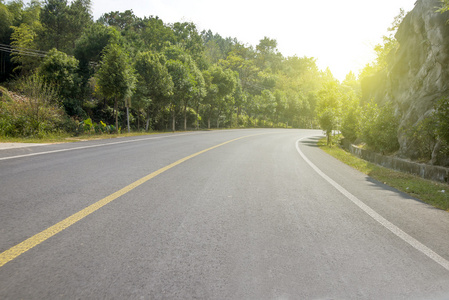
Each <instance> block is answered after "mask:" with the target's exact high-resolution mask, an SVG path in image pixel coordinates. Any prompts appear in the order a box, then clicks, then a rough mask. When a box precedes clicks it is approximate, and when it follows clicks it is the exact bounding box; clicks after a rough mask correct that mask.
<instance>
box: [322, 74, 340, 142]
mask: <svg viewBox="0 0 449 300" xmlns="http://www.w3.org/2000/svg"><path fill="white" fill-rule="evenodd" d="M341 98H342V94H341V91H340V87H339V85H338V82H337V81H328V82H326V83H325V84H324V85H323V87H322V89H321V90H320V91H319V92H318V106H317V113H318V118H319V122H320V126H321V128H322V129H323V130H324V131H325V132H326V136H327V140H328V143H331V142H332V140H331V134H332V131H333V130H336V129H338V124H339V121H340V115H341Z"/></svg>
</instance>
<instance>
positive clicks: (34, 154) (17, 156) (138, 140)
mask: <svg viewBox="0 0 449 300" xmlns="http://www.w3.org/2000/svg"><path fill="white" fill-rule="evenodd" d="M204 133H205V132H201V133H198V132H193V133H181V134H174V135H169V136H166V135H164V136H152V137H149V138H144V139H134V140H126V141H120V142H112V143H105V144H97V145H90V146H82V147H75V148H66V149H60V150H51V151H45V152H36V153H29V154H22V155H15V156H8V157H0V161H1V160H8V159H14V158H22V157H29V156H37V155H44V154H51V153H58V152H66V151H74V150H81V149H89V148H97V147H105V146H110V145H118V144H126V143H133V142H141V141H147V140H154V139H162V138H170V137H176V136H180V135H188V134H204Z"/></svg>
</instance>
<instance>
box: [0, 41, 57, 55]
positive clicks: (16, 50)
mask: <svg viewBox="0 0 449 300" xmlns="http://www.w3.org/2000/svg"><path fill="white" fill-rule="evenodd" d="M0 51H2V52H6V53H11V54H19V55H26V56H34V57H45V56H46V55H47V54H48V52H47V51H41V50H34V49H28V48H22V47H15V46H11V45H5V44H0Z"/></svg>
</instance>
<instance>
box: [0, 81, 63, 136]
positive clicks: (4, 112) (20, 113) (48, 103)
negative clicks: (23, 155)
mask: <svg viewBox="0 0 449 300" xmlns="http://www.w3.org/2000/svg"><path fill="white" fill-rule="evenodd" d="M17 88H18V90H19V91H20V92H21V94H23V95H24V96H23V97H18V96H17V97H15V98H16V99H15V100H13V101H5V102H2V103H1V109H0V134H2V135H4V136H10V137H31V136H32V137H43V136H45V135H46V134H49V133H53V132H57V131H60V130H61V126H62V124H63V123H64V122H65V117H66V116H65V112H64V110H63V109H62V108H61V107H60V106H59V103H58V99H57V97H56V92H55V89H54V88H52V87H51V86H49V85H47V84H45V83H44V82H43V80H42V79H41V78H40V77H39V76H37V75H32V76H30V77H27V78H25V79H23V80H22V81H20V82H18V84H17Z"/></svg>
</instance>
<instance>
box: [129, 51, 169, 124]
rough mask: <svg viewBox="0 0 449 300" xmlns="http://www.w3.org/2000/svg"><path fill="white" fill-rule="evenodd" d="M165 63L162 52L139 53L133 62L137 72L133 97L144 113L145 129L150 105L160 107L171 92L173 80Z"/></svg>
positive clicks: (148, 120) (148, 121) (149, 114)
mask: <svg viewBox="0 0 449 300" xmlns="http://www.w3.org/2000/svg"><path fill="white" fill-rule="evenodd" d="M165 63H166V61H165V57H164V56H163V55H162V54H158V53H153V52H143V53H139V54H138V55H137V57H136V60H135V63H134V66H135V69H136V73H137V86H136V93H135V95H134V98H135V100H136V101H137V105H138V106H139V107H140V108H142V109H143V110H144V111H145V113H146V130H148V129H149V123H150V116H151V113H150V109H151V106H152V105H153V106H156V107H158V108H160V107H162V106H163V104H164V101H165V99H169V97H170V96H171V95H172V93H173V81H172V79H171V77H170V74H169V73H168V70H167V68H166V67H165Z"/></svg>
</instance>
